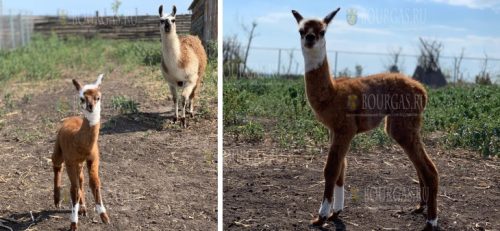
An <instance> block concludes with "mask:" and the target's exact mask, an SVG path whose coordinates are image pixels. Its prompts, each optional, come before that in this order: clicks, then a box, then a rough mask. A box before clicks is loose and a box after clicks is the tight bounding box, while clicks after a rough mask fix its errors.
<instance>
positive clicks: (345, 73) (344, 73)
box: [339, 67, 351, 78]
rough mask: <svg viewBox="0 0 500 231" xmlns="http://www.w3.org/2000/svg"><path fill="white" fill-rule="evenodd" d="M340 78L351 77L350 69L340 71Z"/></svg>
mask: <svg viewBox="0 0 500 231" xmlns="http://www.w3.org/2000/svg"><path fill="white" fill-rule="evenodd" d="M339 77H347V78H349V77H351V71H350V70H349V68H347V67H346V68H344V69H342V70H341V71H339Z"/></svg>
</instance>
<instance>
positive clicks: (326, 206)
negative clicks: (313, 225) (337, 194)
mask: <svg viewBox="0 0 500 231" xmlns="http://www.w3.org/2000/svg"><path fill="white" fill-rule="evenodd" d="M331 208H332V204H331V203H329V202H328V200H327V199H326V198H324V199H323V203H321V207H319V212H318V213H319V216H320V217H328V216H330V209H331Z"/></svg>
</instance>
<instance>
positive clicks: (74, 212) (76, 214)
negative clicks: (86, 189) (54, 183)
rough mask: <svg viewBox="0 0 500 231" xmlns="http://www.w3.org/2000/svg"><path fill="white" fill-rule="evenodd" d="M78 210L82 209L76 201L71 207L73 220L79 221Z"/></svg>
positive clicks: (73, 221) (74, 221)
mask: <svg viewBox="0 0 500 231" xmlns="http://www.w3.org/2000/svg"><path fill="white" fill-rule="evenodd" d="M78 210H80V204H78V203H76V204H75V206H73V208H72V209H71V222H72V223H75V224H76V223H78Z"/></svg>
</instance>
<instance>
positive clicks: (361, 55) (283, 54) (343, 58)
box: [228, 47, 500, 82]
mask: <svg viewBox="0 0 500 231" xmlns="http://www.w3.org/2000/svg"><path fill="white" fill-rule="evenodd" d="M394 55H395V53H391V52H386V53H384V52H364V51H349V50H328V51H327V56H328V61H329V64H330V68H331V72H332V73H333V74H334V76H344V75H347V76H357V75H370V74H375V73H380V72H387V71H389V69H390V67H391V66H393V65H394V64H396V65H397V67H398V69H399V71H400V72H401V73H404V74H406V75H410V76H411V75H413V72H414V71H415V68H416V67H417V63H418V58H419V56H420V55H418V54H408V53H399V57H398V61H397V62H395V59H394V58H395V56H394ZM458 56H460V55H459V54H458V55H457V56H450V55H441V56H440V57H439V66H440V68H441V71H442V72H443V74H444V75H445V77H446V78H447V80H448V82H457V81H458V80H462V81H467V82H473V81H474V79H475V76H476V75H478V74H479V73H481V72H482V71H486V72H488V73H490V75H491V78H492V81H496V82H498V81H500V59H499V58H493V57H486V56H485V57H474V56H465V55H464V56H463V57H462V60H460V59H459V57H458ZM247 67H248V69H247V70H248V71H249V72H251V73H250V75H269V76H275V75H278V76H283V75H284V76H287V75H290V76H293V75H301V74H303V73H304V64H303V56H302V51H301V50H300V49H296V48H274V47H251V48H250V51H249V56H248V60H247ZM228 72H231V73H236V72H233V71H228Z"/></svg>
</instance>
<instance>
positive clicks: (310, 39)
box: [306, 34, 316, 42]
mask: <svg viewBox="0 0 500 231" xmlns="http://www.w3.org/2000/svg"><path fill="white" fill-rule="evenodd" d="M314 39H316V36H314V35H313V34H307V35H306V41H308V42H314Z"/></svg>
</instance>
